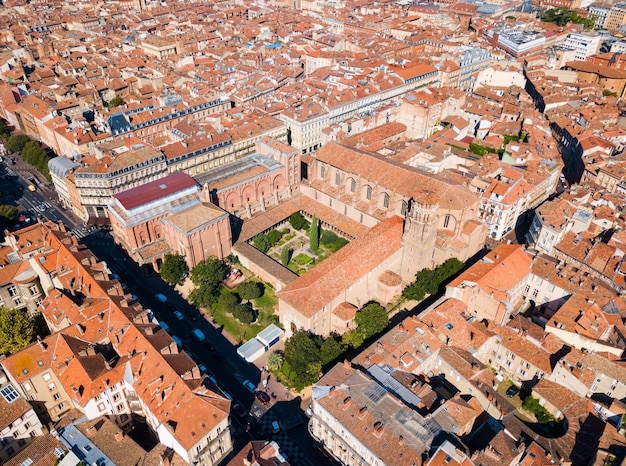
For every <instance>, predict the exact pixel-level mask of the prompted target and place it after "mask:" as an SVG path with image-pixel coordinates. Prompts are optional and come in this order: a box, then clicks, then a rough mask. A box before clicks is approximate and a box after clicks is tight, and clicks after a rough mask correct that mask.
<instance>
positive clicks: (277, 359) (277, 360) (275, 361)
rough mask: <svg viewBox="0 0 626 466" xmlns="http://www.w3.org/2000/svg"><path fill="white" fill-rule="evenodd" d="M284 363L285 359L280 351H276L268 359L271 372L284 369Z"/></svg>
mask: <svg viewBox="0 0 626 466" xmlns="http://www.w3.org/2000/svg"><path fill="white" fill-rule="evenodd" d="M284 361H285V358H284V357H283V355H282V353H281V352H280V351H274V352H273V353H271V354H270V355H269V356H268V357H267V367H268V368H269V369H270V370H271V371H277V370H279V369H280V368H281V367H282V365H283V362H284Z"/></svg>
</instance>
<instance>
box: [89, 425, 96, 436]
mask: <svg viewBox="0 0 626 466" xmlns="http://www.w3.org/2000/svg"><path fill="white" fill-rule="evenodd" d="M96 432H97V429H96V426H95V425H94V426H89V427H88V428H87V435H93V434H95V433H96Z"/></svg>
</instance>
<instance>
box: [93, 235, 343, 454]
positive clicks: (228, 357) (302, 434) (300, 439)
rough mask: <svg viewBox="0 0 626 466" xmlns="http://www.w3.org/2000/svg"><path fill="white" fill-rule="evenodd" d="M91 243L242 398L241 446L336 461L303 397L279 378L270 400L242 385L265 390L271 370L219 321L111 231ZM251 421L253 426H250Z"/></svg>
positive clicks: (237, 431)
mask: <svg viewBox="0 0 626 466" xmlns="http://www.w3.org/2000/svg"><path fill="white" fill-rule="evenodd" d="M82 241H83V242H84V243H85V244H86V245H87V246H88V247H89V249H90V250H91V251H92V252H93V253H94V254H95V255H96V256H97V257H98V258H99V259H100V260H104V261H105V262H106V263H107V265H108V267H109V268H110V269H111V271H112V272H114V273H116V274H118V275H119V276H120V280H121V281H122V283H125V284H126V285H127V286H128V287H129V292H130V293H132V294H134V295H136V296H137V298H138V300H139V302H141V303H142V304H143V306H144V307H145V308H147V309H150V310H151V311H152V313H153V314H154V316H155V318H156V319H157V320H158V321H159V322H165V323H166V324H167V326H168V327H169V329H170V333H171V334H173V335H176V336H178V337H179V338H180V340H182V342H183V348H184V350H185V351H186V352H187V353H188V354H189V355H190V356H191V357H192V358H193V359H194V360H195V361H196V362H197V363H198V364H203V365H204V366H205V367H206V372H207V375H209V376H210V377H212V378H214V379H215V380H216V381H217V384H218V386H219V387H220V388H221V389H222V390H223V391H224V392H225V393H226V394H227V396H229V397H231V398H232V399H233V405H234V404H235V403H238V404H240V405H241V406H242V407H243V408H244V409H245V411H246V413H248V414H246V416H245V417H244V418H241V417H239V416H237V415H235V414H234V413H233V415H232V416H231V419H232V420H233V438H234V439H235V443H236V446H237V448H241V447H242V446H243V445H244V444H245V443H246V442H247V441H249V440H250V439H275V440H276V441H277V442H278V443H279V445H280V446H281V449H283V451H284V452H288V456H289V462H290V463H291V464H294V465H298V464H305V465H313V464H315V465H331V464H335V463H333V462H331V461H329V460H328V458H326V457H325V456H324V455H323V454H322V453H321V452H320V451H318V449H317V445H316V444H315V442H314V441H313V439H312V438H311V437H310V436H309V434H308V430H307V421H308V418H306V416H305V415H304V413H303V412H302V410H301V407H300V399H299V398H296V399H290V398H291V397H290V396H286V395H285V394H286V393H287V390H285V389H284V388H282V386H281V388H282V390H280V391H279V390H278V389H275V388H273V387H276V386H277V385H278V383H277V382H276V381H275V380H272V379H273V376H272V377H271V379H270V383H269V385H268V390H267V391H268V394H270V395H271V394H272V392H276V394H277V397H276V398H272V397H271V396H270V402H269V403H268V404H267V405H263V404H262V403H261V402H259V401H258V400H257V399H256V398H255V395H254V394H253V393H251V392H250V391H249V390H248V389H246V387H244V385H243V383H242V382H243V381H244V380H249V381H251V382H252V383H253V384H254V385H255V386H256V387H257V389H258V390H263V384H262V379H263V378H267V377H268V374H267V373H264V374H262V373H261V371H260V370H259V369H258V368H257V367H256V366H254V365H253V364H248V363H247V362H245V361H244V360H242V359H241V358H240V357H239V356H238V355H237V347H236V343H235V342H232V341H231V340H230V339H229V338H227V336H226V335H224V334H223V333H222V329H221V328H220V327H217V326H214V325H213V324H212V323H211V322H210V321H209V320H210V317H208V316H204V315H201V314H200V313H199V311H198V310H197V309H196V308H195V307H194V306H192V305H191V304H189V303H188V302H187V301H186V300H185V299H183V297H182V296H181V295H180V294H178V292H177V291H176V290H175V289H174V288H173V287H172V286H170V285H168V284H166V283H165V282H163V280H162V279H161V277H160V276H158V275H154V276H149V277H146V276H145V275H144V274H143V273H142V271H141V270H140V268H139V267H138V266H137V264H135V263H134V262H133V261H131V260H130V259H129V258H128V256H127V255H126V253H125V252H124V251H122V250H121V249H120V248H119V247H117V246H115V245H114V243H113V240H112V238H111V236H110V234H109V233H108V232H107V231H106V230H98V231H96V232H94V233H92V234H90V235H88V236H86V237H85V238H83V240H82ZM156 293H160V294H163V295H164V296H165V297H166V298H167V302H165V303H162V302H160V301H159V300H158V299H157V298H156V297H155V294H156ZM175 310H178V311H180V312H181V313H182V314H183V319H182V320H179V319H178V318H176V317H175V316H174V314H173V312H174V311H175ZM194 328H197V329H200V330H201V331H202V332H203V333H204V335H205V336H206V340H205V341H203V342H200V341H198V340H196V339H195V338H194V337H193V334H192V330H193V329H194ZM296 411H297V412H298V413H299V415H301V416H302V418H303V419H302V420H303V421H304V422H303V423H301V424H299V425H297V426H294V427H293V428H291V429H290V430H289V431H288V432H285V431H283V430H281V431H280V432H278V433H272V432H271V428H270V424H271V421H272V420H275V419H280V418H293V413H294V412H296ZM248 424H250V426H249V427H248Z"/></svg>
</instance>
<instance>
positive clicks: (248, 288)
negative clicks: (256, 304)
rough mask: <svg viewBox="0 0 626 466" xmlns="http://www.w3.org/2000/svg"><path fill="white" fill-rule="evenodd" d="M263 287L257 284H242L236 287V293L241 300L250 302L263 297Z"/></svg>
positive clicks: (248, 282)
mask: <svg viewBox="0 0 626 466" xmlns="http://www.w3.org/2000/svg"><path fill="white" fill-rule="evenodd" d="M263 291H264V290H263V285H261V284H260V283H259V282H251V281H247V282H243V283H242V284H241V285H239V287H237V292H238V293H239V295H240V296H241V299H245V300H246V301H250V300H251V299H257V298H260V297H261V296H263Z"/></svg>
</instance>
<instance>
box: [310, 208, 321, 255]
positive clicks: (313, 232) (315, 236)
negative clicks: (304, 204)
mask: <svg viewBox="0 0 626 466" xmlns="http://www.w3.org/2000/svg"><path fill="white" fill-rule="evenodd" d="M319 235H320V231H319V223H318V221H317V217H316V216H315V214H313V218H312V219H311V228H310V229H309V242H310V246H311V251H313V252H315V251H317V250H318V249H319V248H320V236H319Z"/></svg>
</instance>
